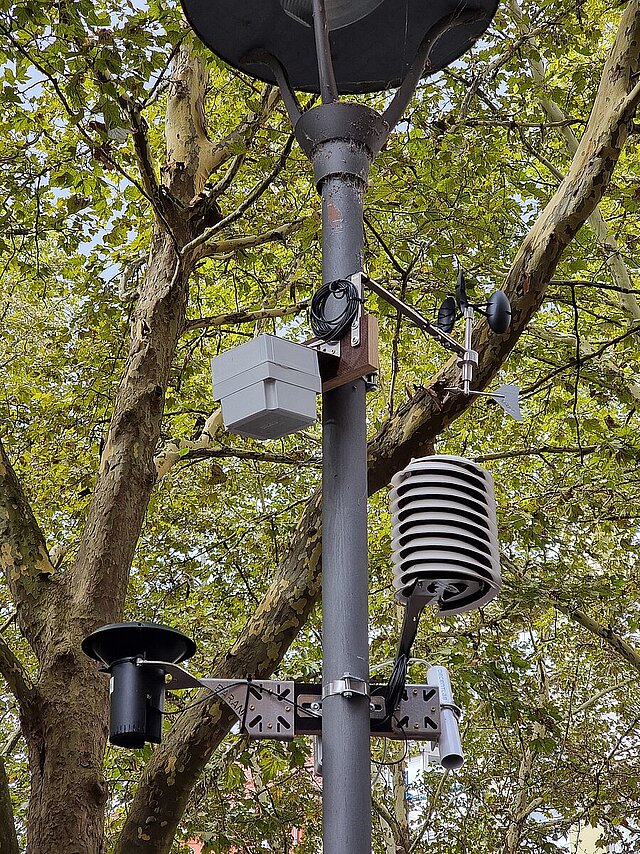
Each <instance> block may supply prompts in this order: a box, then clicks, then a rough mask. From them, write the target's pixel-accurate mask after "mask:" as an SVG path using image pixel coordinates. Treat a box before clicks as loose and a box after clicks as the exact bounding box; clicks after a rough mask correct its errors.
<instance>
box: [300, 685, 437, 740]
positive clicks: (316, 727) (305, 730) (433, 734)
mask: <svg viewBox="0 0 640 854" xmlns="http://www.w3.org/2000/svg"><path fill="white" fill-rule="evenodd" d="M386 687H387V686H386V685H372V686H371V696H370V698H369V703H370V710H371V711H370V713H371V735H372V736H383V737H384V738H392V739H397V740H404V739H411V740H413V741H437V740H438V738H439V737H440V694H439V691H438V689H437V688H436V687H435V686H433V685H406V686H405V690H404V695H403V697H402V699H401V700H400V703H399V704H398V706H397V707H396V709H395V712H394V714H393V716H392V718H391V720H390V721H389V722H388V723H385V722H384V718H385V716H386V699H385V694H386ZM295 699H296V707H297V708H296V725H295V731H296V735H320V734H321V732H322V690H321V687H320V685H303V684H301V683H296V695H295Z"/></svg>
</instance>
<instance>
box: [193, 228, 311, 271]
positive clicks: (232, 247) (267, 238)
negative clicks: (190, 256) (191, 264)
mask: <svg viewBox="0 0 640 854" xmlns="http://www.w3.org/2000/svg"><path fill="white" fill-rule="evenodd" d="M303 222H304V220H302V219H297V220H294V222H285V223H283V224H282V225H281V226H279V227H278V228H272V229H271V230H270V231H264V232H263V233H262V234H248V235H246V236H245V237H230V238H229V239H227V240H216V241H215V242H211V243H204V244H199V245H198V247H197V248H196V253H195V255H194V257H195V258H197V259H198V260H200V261H201V260H202V259H203V258H214V257H223V258H226V257H229V255H233V253H234V252H242V250H246V249H253V248H254V247H256V246H264V244H265V243H277V242H280V243H282V242H283V241H284V239H285V237H287V236H288V235H289V234H291V233H292V232H294V231H295V230H296V229H297V228H299V227H300V226H301V225H302V223H303Z"/></svg>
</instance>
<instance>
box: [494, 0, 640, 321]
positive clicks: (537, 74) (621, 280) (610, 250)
mask: <svg viewBox="0 0 640 854" xmlns="http://www.w3.org/2000/svg"><path fill="white" fill-rule="evenodd" d="M510 7H511V12H512V15H513V17H514V20H515V22H516V24H517V25H518V26H519V27H520V29H521V30H523V31H524V32H525V34H526V35H527V36H528V37H529V38H528V40H527V44H529V45H532V43H533V42H532V37H533V34H534V33H533V31H532V30H531V29H530V28H529V27H528V25H527V24H526V22H525V19H524V16H523V14H522V10H521V9H520V6H519V4H518V0H510ZM529 67H530V69H531V77H532V79H533V80H534V82H535V83H536V84H537V85H538V86H542V85H543V84H544V82H545V79H546V75H547V70H546V68H545V65H544V62H543V61H542V60H541V59H538V58H536V57H534V56H532V55H531V54H529ZM639 97H640V84H636V86H635V87H634V88H633V89H632V90H631V92H629V93H628V94H625V95H624V96H623V97H622V102H621V104H620V105H619V107H618V109H619V110H620V112H621V113H622V114H624V113H627V112H632V111H634V110H635V109H636V107H637V105H638V98H639ZM540 105H541V107H542V109H543V110H544V112H545V114H546V115H547V118H548V119H549V120H550V121H551V122H553V123H554V124H555V125H556V126H557V127H559V129H560V136H561V137H562V139H563V141H564V143H565V146H566V149H567V151H568V152H569V154H570V155H571V156H572V157H573V156H574V155H575V153H576V151H577V150H578V138H577V137H576V135H575V133H574V132H573V129H572V128H571V126H570V124H569V123H568V120H567V116H566V115H565V114H564V112H563V111H562V110H561V109H560V107H559V106H558V105H557V104H556V103H555V101H552V100H551V99H550V98H543V97H541V98H540ZM527 148H529V150H533V148H532V146H529V145H528V144H527ZM534 153H535V154H536V156H537V157H538V158H539V159H540V161H541V162H543V163H544V164H545V165H546V166H547V168H548V169H550V170H551V171H552V173H553V174H554V175H555V176H556V177H557V178H558V179H559V180H562V173H561V172H559V170H557V169H556V168H555V167H554V166H553V164H551V163H550V162H549V161H547V160H546V158H543V157H542V155H540V154H538V153H536V152H534ZM587 221H588V223H589V225H590V226H591V228H592V229H593V232H594V234H595V235H596V238H597V239H598V241H599V243H600V246H601V248H602V250H603V253H604V259H605V263H606V265H607V267H608V268H609V272H610V273H611V278H612V279H613V281H614V284H615V285H617V286H618V287H619V288H620V289H621V290H620V291H619V293H620V305H621V307H622V308H623V309H624V310H625V311H626V312H627V314H628V315H629V316H630V317H631V318H632V319H633V320H639V319H640V303H638V300H637V299H636V298H635V296H633V295H632V294H631V290H632V288H633V286H632V284H631V277H630V276H629V270H628V269H627V266H626V264H625V263H624V261H623V260H622V252H621V249H620V246H619V245H618V242H617V240H616V239H615V237H614V236H613V234H612V233H611V231H610V230H609V226H608V225H607V223H606V222H605V219H604V217H603V216H602V213H601V211H600V209H599V208H595V209H594V211H593V212H592V213H591V215H590V216H589V217H588V220H587Z"/></svg>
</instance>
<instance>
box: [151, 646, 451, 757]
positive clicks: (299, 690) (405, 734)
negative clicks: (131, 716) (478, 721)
mask: <svg viewBox="0 0 640 854" xmlns="http://www.w3.org/2000/svg"><path fill="white" fill-rule="evenodd" d="M138 663H139V664H140V665H141V666H144V665H145V664H148V665H150V666H153V665H155V666H158V665H162V667H163V668H164V670H165V672H166V674H167V691H176V690H181V689H185V688H207V689H209V690H210V691H211V692H212V693H214V694H216V695H217V696H219V697H220V699H221V700H223V701H224V702H225V703H226V704H227V705H228V706H229V707H230V708H231V709H232V710H233V712H234V713H235V714H236V715H237V717H238V720H239V721H240V725H241V727H242V728H243V729H244V730H245V731H246V732H247V734H248V735H250V736H251V738H275V739H278V740H281V741H288V740H290V739H292V738H293V737H294V736H296V735H321V734H322V685H314V684H307V683H303V682H291V681H278V680H267V679H258V680H255V681H253V680H251V681H247V680H244V679H197V678H196V677H195V676H192V675H191V674H190V673H188V672H187V671H186V670H183V669H182V668H181V667H179V666H178V665H177V664H168V663H167V662H160V661H142V660H140V661H139V662H138ZM385 694H386V685H371V696H370V697H369V700H368V702H369V704H370V709H371V735H372V736H382V737H384V738H393V739H397V740H403V739H411V740H414V741H437V740H438V738H439V737H440V694H439V691H438V688H437V687H435V686H433V685H406V686H405V690H404V695H403V697H402V699H401V700H400V703H399V704H398V706H397V707H396V709H395V712H394V714H393V716H392V717H391V720H390V721H389V722H385V720H384V718H385V716H386V714H385V713H386V699H385ZM353 701H354V700H348V702H353Z"/></svg>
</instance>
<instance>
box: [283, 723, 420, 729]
mask: <svg viewBox="0 0 640 854" xmlns="http://www.w3.org/2000/svg"><path fill="white" fill-rule="evenodd" d="M269 726H271V724H269ZM413 728H414V729H420V724H414V725H413Z"/></svg>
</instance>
